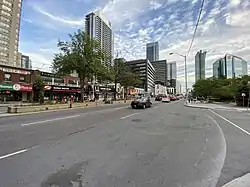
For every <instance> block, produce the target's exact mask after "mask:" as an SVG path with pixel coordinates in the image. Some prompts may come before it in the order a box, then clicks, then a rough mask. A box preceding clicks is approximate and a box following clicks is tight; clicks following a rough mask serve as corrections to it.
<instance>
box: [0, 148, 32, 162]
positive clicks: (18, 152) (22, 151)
mask: <svg viewBox="0 0 250 187" xmlns="http://www.w3.org/2000/svg"><path fill="white" fill-rule="evenodd" d="M28 150H29V149H23V150H21V151H17V152H14V153H10V154H7V155H4V156H0V160H2V159H5V158H8V157H11V156H15V155H18V154H21V153H24V152H27V151H28Z"/></svg>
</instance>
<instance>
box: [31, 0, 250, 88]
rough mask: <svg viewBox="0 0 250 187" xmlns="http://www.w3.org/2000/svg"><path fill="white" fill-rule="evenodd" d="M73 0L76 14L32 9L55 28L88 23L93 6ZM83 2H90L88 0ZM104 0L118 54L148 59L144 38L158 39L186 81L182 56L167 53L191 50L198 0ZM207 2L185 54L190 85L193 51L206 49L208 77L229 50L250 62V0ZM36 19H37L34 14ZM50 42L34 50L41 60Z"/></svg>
mask: <svg viewBox="0 0 250 187" xmlns="http://www.w3.org/2000/svg"><path fill="white" fill-rule="evenodd" d="M62 1H63V0H55V1H54V2H58V4H57V6H58V7H59V6H60V2H62ZM65 1H66V0H65ZM75 1H79V2H78V3H76V4H77V6H79V10H76V12H77V14H78V16H76V15H75V14H74V12H70V13H68V14H59V13H57V12H56V9H55V12H54V13H52V11H48V10H49V9H47V8H48V7H46V6H44V7H42V8H41V7H40V8H39V7H38V6H34V9H35V10H36V11H37V12H38V13H39V14H40V15H42V16H43V19H44V20H46V21H45V22H44V23H41V24H47V25H48V26H49V25H50V26H51V27H55V28H54V29H56V28H57V24H58V25H64V26H66V27H67V28H68V29H71V28H76V27H80V28H81V27H82V26H83V25H84V19H83V18H84V15H85V14H87V13H89V12H91V10H90V9H89V10H88V11H87V10H86V11H85V12H82V15H80V14H79V11H81V8H82V7H81V6H80V3H81V0H75ZM83 1H85V4H86V0H83ZM47 2H49V1H47ZM100 2H102V5H103V6H100V4H99V3H96V4H97V5H96V7H101V9H102V10H103V12H104V14H105V15H106V16H107V17H108V19H110V21H111V22H112V25H113V28H114V31H115V51H116V50H117V51H120V52H121V53H120V56H123V57H125V58H127V59H128V60H130V59H138V58H145V56H146V52H145V46H146V43H147V42H151V41H159V43H160V58H161V59H167V60H168V61H172V60H175V61H177V64H178V75H179V79H180V80H181V81H182V85H184V62H183V59H182V58H180V57H178V56H169V55H168V54H169V53H170V52H178V53H181V54H186V53H187V50H188V47H189V45H190V41H191V38H192V34H193V31H194V26H195V23H196V19H197V16H198V15H197V14H198V7H199V6H200V1H199V0H192V1H191V0H110V1H108V2H107V3H106V4H105V2H106V0H105V1H104V0H103V1H101V0H100ZM205 2H206V3H205V7H204V11H203V13H202V20H201V22H200V25H199V28H198V30H197V36H196V38H195V41H194V45H193V48H192V50H191V52H190V54H189V56H188V59H187V63H188V72H189V74H188V79H189V80H188V82H189V86H190V85H192V83H193V81H194V55H195V54H196V52H197V51H198V50H200V49H203V50H207V62H206V66H207V76H211V73H212V70H211V67H212V63H213V61H215V60H216V59H218V58H219V57H222V56H223V55H224V54H225V53H233V54H235V55H239V56H241V57H243V58H244V59H245V60H248V61H250V47H249V46H250V34H249V33H250V20H249V19H247V18H248V17H250V1H249V0H216V1H205ZM72 3H73V2H72ZM55 7H56V6H55ZM61 9H62V7H61ZM91 9H92V8H91ZM64 10H65V12H67V11H66V10H68V7H64ZM92 10H93V9H92ZM61 15H64V16H61ZM72 15H74V16H72ZM79 15H80V16H79ZM26 18H27V19H28V17H26ZM30 19H31V18H30ZM32 21H33V23H35V20H34V19H32ZM32 25H33V24H32ZM48 26H47V27H48ZM66 27H65V28H66ZM53 32H56V30H54V31H53ZM58 37H59V38H60V36H58ZM50 45H54V46H49V45H47V46H46V45H45V46H42V44H39V46H38V50H37V51H36V52H35V53H36V54H39V53H40V54H41V56H39V55H34V53H31V54H32V55H33V57H34V58H35V59H37V61H39V59H40V60H41V61H43V62H45V61H49V60H51V57H52V56H49V55H48V54H49V53H50V52H51V53H52V52H53V51H54V50H53V49H54V47H55V48H56V42H54V43H53V44H50ZM39 49H40V50H39ZM26 51H28V50H26ZM43 56H44V58H43Z"/></svg>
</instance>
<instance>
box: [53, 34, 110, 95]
mask: <svg viewBox="0 0 250 187" xmlns="http://www.w3.org/2000/svg"><path fill="white" fill-rule="evenodd" d="M57 46H58V48H59V53H58V54H56V55H55V56H54V59H53V62H52V68H53V71H54V72H56V73H57V74H59V75H68V74H70V73H73V72H76V73H77V74H78V76H79V78H80V83H81V87H82V90H83V87H84V85H86V84H87V82H88V81H91V80H92V79H93V77H94V76H95V77H102V79H105V80H106V79H110V78H109V77H108V76H104V75H108V74H110V73H109V67H106V66H104V65H103V63H104V62H106V61H108V60H111V57H108V56H107V55H106V53H105V51H102V50H100V44H99V43H98V42H97V41H95V40H93V39H91V38H90V37H89V36H88V35H86V34H85V33H84V32H83V31H81V30H78V31H77V32H75V33H73V34H69V41H58V45H57ZM82 93H83V91H82Z"/></svg>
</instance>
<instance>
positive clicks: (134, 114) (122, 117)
mask: <svg viewBox="0 0 250 187" xmlns="http://www.w3.org/2000/svg"><path fill="white" fill-rule="evenodd" d="M136 114H139V113H134V114H130V115H127V116H124V117H122V118H121V119H126V118H129V117H131V116H134V115H136Z"/></svg>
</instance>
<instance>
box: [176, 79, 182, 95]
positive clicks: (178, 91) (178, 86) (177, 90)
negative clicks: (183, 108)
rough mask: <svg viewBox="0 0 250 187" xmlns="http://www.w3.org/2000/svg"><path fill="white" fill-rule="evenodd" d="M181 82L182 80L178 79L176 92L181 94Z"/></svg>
mask: <svg viewBox="0 0 250 187" xmlns="http://www.w3.org/2000/svg"><path fill="white" fill-rule="evenodd" d="M181 91H182V90H181V82H180V81H178V80H177V81H176V94H181V93H182V92H181Z"/></svg>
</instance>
